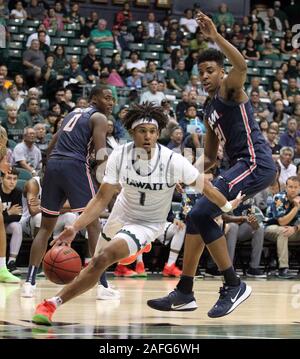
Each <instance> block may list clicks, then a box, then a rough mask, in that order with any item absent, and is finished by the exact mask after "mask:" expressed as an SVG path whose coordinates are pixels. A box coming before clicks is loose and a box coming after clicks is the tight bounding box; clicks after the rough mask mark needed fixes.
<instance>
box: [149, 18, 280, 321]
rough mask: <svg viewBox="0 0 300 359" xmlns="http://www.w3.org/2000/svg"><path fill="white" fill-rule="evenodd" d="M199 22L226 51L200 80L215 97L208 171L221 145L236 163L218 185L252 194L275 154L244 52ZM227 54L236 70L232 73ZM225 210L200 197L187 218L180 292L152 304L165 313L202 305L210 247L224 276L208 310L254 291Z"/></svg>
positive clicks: (265, 179)
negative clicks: (196, 287) (224, 223)
mask: <svg viewBox="0 0 300 359" xmlns="http://www.w3.org/2000/svg"><path fill="white" fill-rule="evenodd" d="M196 20H197V22H198V25H199V27H200V29H201V31H202V33H203V34H204V36H206V37H209V38H211V39H212V40H213V41H214V42H215V43H216V45H218V47H219V48H220V50H221V51H222V52H220V51H217V50H215V49H209V50H207V51H204V52H203V53H202V54H201V55H200V57H199V60H198V66H199V75H200V80H201V82H202V85H203V87H204V89H205V90H206V91H207V92H208V94H209V97H208V99H207V101H206V104H205V108H204V114H205V115H204V118H205V124H206V128H207V132H206V133H207V134H206V141H205V149H204V156H203V157H201V158H200V159H199V160H198V162H197V164H198V165H199V163H200V162H201V161H202V163H203V161H204V170H205V171H207V170H208V169H209V168H211V167H212V166H213V165H214V163H215V161H216V157H217V150H218V146H219V143H222V144H223V145H224V146H225V151H226V153H227V155H228V157H229V160H230V162H231V168H230V169H229V170H228V171H226V172H225V173H223V174H222V176H219V177H218V178H217V179H216V181H215V182H214V186H215V187H217V188H218V189H219V191H220V192H221V193H223V194H224V196H225V197H226V198H227V200H230V199H232V198H234V197H235V196H236V194H237V193H238V192H240V191H242V193H243V194H244V195H245V196H246V197H249V196H253V195H254V194H255V193H257V192H259V191H261V190H263V189H264V188H266V187H267V186H269V185H270V184H271V183H272V181H273V180H274V177H275V173H276V170H275V165H274V162H273V160H272V154H271V151H270V149H269V146H268V145H267V143H266V141H265V140H264V138H263V136H262V134H261V132H260V131H259V128H258V125H257V123H256V121H255V119H254V116H253V110H252V107H251V105H250V101H249V99H248V97H247V95H246V93H245V92H244V90H243V86H244V83H245V80H246V76H247V64H246V62H245V59H244V58H243V56H242V55H241V54H240V52H239V51H238V50H237V49H236V48H235V47H233V46H232V45H231V44H230V43H229V42H228V41H226V40H225V39H224V38H223V37H222V36H221V35H220V34H218V32H217V30H216V27H215V25H214V23H213V22H212V20H211V19H210V18H209V17H207V16H206V15H204V14H203V13H198V14H197V16H196ZM223 54H225V56H227V58H228V59H229V61H230V63H231V65H232V68H231V70H230V71H229V73H228V75H227V76H226V75H225V73H224V68H223ZM220 214H221V211H220V209H219V208H218V207H217V206H216V205H214V204H213V203H212V202H211V201H209V200H208V199H207V198H206V197H202V198H200V199H199V200H198V201H197V202H196V204H195V206H194V207H193V209H192V210H191V211H190V212H189V215H188V219H187V236H186V240H185V248H184V262H183V273H182V276H181V278H180V281H179V283H178V284H177V287H176V289H175V290H174V291H172V292H171V293H170V294H169V295H168V296H166V297H163V298H158V299H153V300H149V301H148V305H149V306H150V307H151V308H153V309H156V310H162V311H190V310H195V309H196V308H197V305H196V302H195V298H194V295H193V291H192V290H193V278H194V275H195V273H196V269H197V266H198V263H199V259H200V256H201V254H202V252H203V250H204V247H205V246H206V247H207V248H208V250H209V252H210V254H211V256H212V258H213V259H214V261H215V262H216V264H217V266H218V268H219V270H220V271H221V273H222V274H223V276H224V285H223V287H222V288H220V297H219V299H218V301H217V302H216V304H215V305H214V306H213V307H212V308H211V310H210V311H209V312H208V316H209V317H211V318H216V317H222V316H224V315H227V314H229V313H231V312H232V311H233V310H234V309H235V308H236V307H237V306H238V305H239V304H241V303H242V302H243V301H244V300H246V299H247V298H248V297H249V295H250V294H251V287H249V286H248V285H247V284H246V283H244V282H241V281H240V278H239V277H238V276H237V274H236V273H235V271H234V269H233V266H232V262H231V260H230V257H229V255H228V250H227V245H226V238H225V236H224V235H223V233H222V231H221V229H220V227H219V226H218V225H217V223H216V222H215V221H214V218H216V217H218V216H219V215H220Z"/></svg>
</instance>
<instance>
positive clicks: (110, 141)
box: [106, 120, 119, 150]
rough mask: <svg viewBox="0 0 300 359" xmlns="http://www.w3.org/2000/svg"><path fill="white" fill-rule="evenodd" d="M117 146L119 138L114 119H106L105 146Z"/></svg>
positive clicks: (113, 147)
mask: <svg viewBox="0 0 300 359" xmlns="http://www.w3.org/2000/svg"><path fill="white" fill-rule="evenodd" d="M118 146H119V139H118V137H117V136H116V131H115V124H114V121H112V120H107V134H106V147H107V148H110V149H112V150H113V149H115V148H116V147H118Z"/></svg>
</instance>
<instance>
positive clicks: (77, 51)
mask: <svg viewBox="0 0 300 359" xmlns="http://www.w3.org/2000/svg"><path fill="white" fill-rule="evenodd" d="M65 51H66V54H68V55H81V47H77V46H72V47H69V46H67V47H65Z"/></svg>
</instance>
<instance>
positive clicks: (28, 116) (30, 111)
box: [18, 97, 44, 127]
mask: <svg viewBox="0 0 300 359" xmlns="http://www.w3.org/2000/svg"><path fill="white" fill-rule="evenodd" d="M40 110H41V109H40V104H39V101H38V100H37V99H36V98H33V97H32V98H29V100H28V101H27V111H26V112H20V113H19V116H18V118H19V119H20V120H21V121H22V122H23V123H24V125H25V126H30V127H32V126H34V125H35V124H36V123H40V122H44V118H43V116H42V115H41V113H40Z"/></svg>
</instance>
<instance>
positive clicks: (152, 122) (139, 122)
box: [131, 118, 158, 130]
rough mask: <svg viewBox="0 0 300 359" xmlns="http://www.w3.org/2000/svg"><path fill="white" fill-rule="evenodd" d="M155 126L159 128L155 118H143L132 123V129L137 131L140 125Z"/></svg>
mask: <svg viewBox="0 0 300 359" xmlns="http://www.w3.org/2000/svg"><path fill="white" fill-rule="evenodd" d="M144 124H146V125H154V126H156V127H157V128H158V122H157V121H156V120H154V119H153V118H141V119H139V120H136V121H134V122H133V123H132V125H131V129H132V130H133V129H135V128H136V127H137V126H139V125H144Z"/></svg>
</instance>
